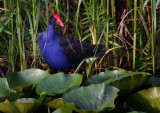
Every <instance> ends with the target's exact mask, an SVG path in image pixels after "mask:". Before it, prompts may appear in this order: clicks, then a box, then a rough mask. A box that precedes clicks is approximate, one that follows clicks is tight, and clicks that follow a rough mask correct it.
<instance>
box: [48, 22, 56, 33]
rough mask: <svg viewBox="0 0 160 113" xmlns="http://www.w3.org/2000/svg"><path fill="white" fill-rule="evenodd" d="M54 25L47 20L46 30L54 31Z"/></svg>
mask: <svg viewBox="0 0 160 113" xmlns="http://www.w3.org/2000/svg"><path fill="white" fill-rule="evenodd" d="M54 27H55V23H53V22H49V24H48V31H52V32H53V33H54Z"/></svg>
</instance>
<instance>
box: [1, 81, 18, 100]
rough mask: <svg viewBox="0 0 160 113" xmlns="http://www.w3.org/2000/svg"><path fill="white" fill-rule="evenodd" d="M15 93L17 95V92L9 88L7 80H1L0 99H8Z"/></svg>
mask: <svg viewBox="0 0 160 113" xmlns="http://www.w3.org/2000/svg"><path fill="white" fill-rule="evenodd" d="M13 93H16V91H14V90H12V89H10V88H9V86H8V82H7V79H6V78H0V98H2V97H7V96H9V95H10V94H13Z"/></svg>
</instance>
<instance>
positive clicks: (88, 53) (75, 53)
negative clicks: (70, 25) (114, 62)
mask: <svg viewBox="0 0 160 113" xmlns="http://www.w3.org/2000/svg"><path fill="white" fill-rule="evenodd" d="M56 24H58V25H60V26H62V27H64V25H63V22H62V20H61V18H60V16H59V15H58V14H53V16H51V17H50V19H49V24H48V28H47V30H45V31H44V32H43V33H42V34H41V35H40V36H39V38H38V41H39V47H40V51H41V54H42V56H43V58H44V60H45V61H46V62H47V64H48V65H49V67H50V68H51V71H54V72H55V71H57V70H61V71H64V72H69V71H70V69H72V68H76V67H77V66H78V65H79V64H80V62H81V61H82V60H84V59H85V58H91V57H93V56H94V54H95V51H96V48H97V51H96V57H99V56H102V55H104V51H102V50H101V49H102V45H98V46H97V45H90V44H87V43H85V42H80V41H78V40H74V39H71V38H66V37H64V36H61V35H59V34H57V33H55V31H54V27H55V25H56Z"/></svg>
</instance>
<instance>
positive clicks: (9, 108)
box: [0, 99, 19, 113]
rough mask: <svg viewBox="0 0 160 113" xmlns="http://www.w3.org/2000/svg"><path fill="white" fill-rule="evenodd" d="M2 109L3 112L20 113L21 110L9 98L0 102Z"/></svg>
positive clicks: (0, 109) (0, 108)
mask: <svg viewBox="0 0 160 113" xmlns="http://www.w3.org/2000/svg"><path fill="white" fill-rule="evenodd" d="M0 111H1V112H3V113H19V111H18V110H17V109H16V108H15V107H14V106H13V104H12V103H11V102H10V101H8V100H7V99H6V100H5V101H4V102H0Z"/></svg>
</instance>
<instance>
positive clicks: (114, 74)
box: [85, 70, 151, 95]
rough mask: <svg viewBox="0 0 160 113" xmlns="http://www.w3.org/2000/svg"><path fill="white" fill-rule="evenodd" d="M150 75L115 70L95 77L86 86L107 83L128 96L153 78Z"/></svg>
mask: <svg viewBox="0 0 160 113" xmlns="http://www.w3.org/2000/svg"><path fill="white" fill-rule="evenodd" d="M150 75H151V74H149V73H145V72H132V71H122V70H114V71H108V72H102V73H100V74H98V75H94V76H92V77H91V78H89V79H87V81H86V83H85V84H86V85H89V84H98V83H106V84H109V85H111V86H114V87H117V88H118V89H120V94H123V95H124V94H125V95H127V94H128V93H130V92H132V91H135V90H137V89H138V88H140V87H141V86H142V85H143V84H144V83H145V82H147V81H148V79H149V78H150V77H151V76H150Z"/></svg>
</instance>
